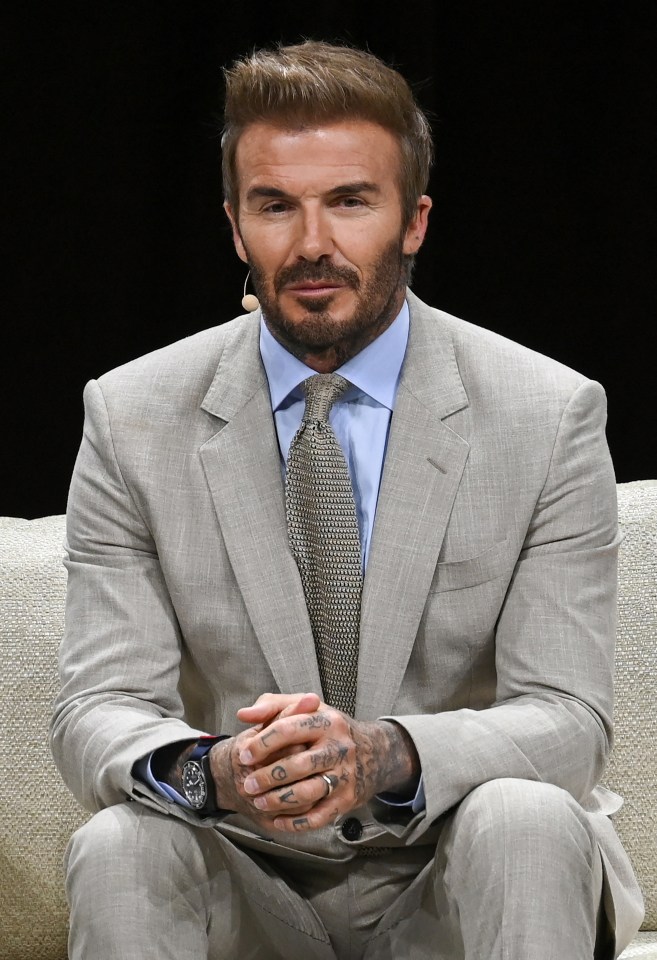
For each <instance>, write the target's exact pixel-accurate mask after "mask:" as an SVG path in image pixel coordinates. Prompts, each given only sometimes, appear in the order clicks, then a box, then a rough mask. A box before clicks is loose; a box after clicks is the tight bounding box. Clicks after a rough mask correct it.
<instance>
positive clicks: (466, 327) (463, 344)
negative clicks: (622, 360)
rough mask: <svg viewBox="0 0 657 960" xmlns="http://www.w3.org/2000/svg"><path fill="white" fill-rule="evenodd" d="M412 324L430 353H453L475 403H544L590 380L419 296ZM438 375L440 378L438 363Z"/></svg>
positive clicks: (564, 397) (563, 398)
mask: <svg viewBox="0 0 657 960" xmlns="http://www.w3.org/2000/svg"><path fill="white" fill-rule="evenodd" d="M409 302H410V303H411V317H412V322H413V321H415V322H416V324H417V327H418V330H417V332H418V334H419V336H420V337H421V338H422V339H423V340H424V341H425V342H426V343H427V345H428V349H429V351H430V352H431V350H432V348H433V346H434V345H435V353H436V355H437V356H439V357H444V356H445V355H446V354H449V355H451V356H452V357H453V360H454V362H455V363H456V366H457V369H458V375H459V377H460V379H461V381H462V383H463V386H464V388H465V392H466V394H467V395H468V399H469V401H470V402H471V403H473V402H476V401H477V400H480V401H481V402H483V403H491V402H495V403H501V402H504V401H506V402H510V403H513V402H514V401H516V402H522V403H525V404H527V403H529V404H530V405H532V404H534V403H540V402H542V401H545V400H547V399H548V398H551V399H553V400H556V401H557V402H559V400H561V401H567V400H568V399H569V398H570V397H571V396H572V395H573V394H574V393H575V392H576V391H577V390H578V389H579V388H580V387H581V386H582V385H583V384H586V383H592V382H593V381H590V380H589V379H588V378H587V377H586V376H584V375H583V374H581V373H579V372H578V371H576V370H573V369H572V368H571V367H568V366H566V365H565V364H563V363H560V362H559V361H558V360H554V359H553V358H551V357H547V356H545V355H544V354H541V353H538V352H537V351H535V350H531V349H529V348H528V347H525V346H523V345H522V344H520V343H517V342H515V341H513V340H510V339H508V338H507V337H504V336H501V335H500V334H498V333H495V332H493V331H492V330H488V329H486V328H485V327H481V326H477V325H476V324H473V323H469V322H468V321H466V320H461V319H459V318H458V317H454V316H452V315H451V314H449V313H446V312H445V311H443V310H438V309H435V308H433V307H428V306H427V305H426V304H424V303H422V302H421V301H419V300H418V299H417V298H416V297H413V298H412V300H409ZM435 375H436V376H440V370H439V365H437V367H436V370H435Z"/></svg>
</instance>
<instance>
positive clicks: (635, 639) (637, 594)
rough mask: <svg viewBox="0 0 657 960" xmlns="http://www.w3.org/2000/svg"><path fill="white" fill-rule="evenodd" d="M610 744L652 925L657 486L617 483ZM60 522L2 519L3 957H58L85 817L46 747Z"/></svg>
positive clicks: (656, 812)
mask: <svg viewBox="0 0 657 960" xmlns="http://www.w3.org/2000/svg"><path fill="white" fill-rule="evenodd" d="M618 496H619V517H620V521H621V524H622V527H623V530H624V533H625V539H624V541H623V544H622V546H621V554H620V567H619V608H618V609H619V630H618V648H617V656H616V745H615V750H614V754H613V757H612V761H611V763H610V766H609V769H608V771H607V775H606V777H605V784H606V785H607V786H609V787H610V788H611V789H613V790H615V791H616V792H618V793H620V794H622V795H623V796H624V797H625V805H624V807H623V809H622V810H621V812H620V813H619V814H618V816H617V818H616V826H617V829H618V832H619V833H620V835H621V838H622V840H623V843H624V844H625V848H626V849H627V851H628V853H629V855H630V858H631V860H632V863H633V864H634V867H635V870H636V872H637V877H638V879H639V883H640V884H641V887H642V890H643V893H644V896H645V899H646V920H645V923H644V929H646V930H655V929H657V826H656V825H657V583H656V577H657V481H654V482H650V481H644V482H637V483H629V484H621V485H619V488H618ZM63 542H64V518H63V517H44V518H42V519H39V520H32V521H29V520H19V519H14V518H0V624H1V630H2V643H1V644H0V650H1V651H2V654H1V655H2V664H1V666H0V695H1V697H2V703H3V712H2V720H3V723H2V727H1V728H0V902H1V903H2V905H3V908H2V910H0V956H2V958H3V960H64V958H65V957H66V915H67V913H66V904H65V899H64V891H63V883H62V870H61V861H62V856H63V853H64V849H65V847H66V844H67V842H68V838H69V837H70V835H71V833H72V832H73V831H74V830H75V829H76V828H77V827H78V826H79V825H80V824H81V823H82V822H83V821H84V819H85V818H86V817H87V816H88V814H87V813H85V811H83V810H82V809H81V808H80V807H79V806H78V804H77V803H76V802H75V800H74V799H73V798H72V797H71V795H70V794H69V792H68V790H67V789H66V787H65V786H64V785H63V783H62V782H61V780H60V778H59V774H58V773H57V771H56V769H55V766H54V764H53V762H52V759H51V757H50V754H49V752H48V746H47V729H48V722H49V719H50V711H51V704H52V699H53V697H54V695H55V691H56V687H57V670H56V662H57V648H58V645H59V641H60V637H61V633H62V626H63V619H64V591H65V585H66V574H65V570H64V567H63V565H62V557H63V554H64V550H63Z"/></svg>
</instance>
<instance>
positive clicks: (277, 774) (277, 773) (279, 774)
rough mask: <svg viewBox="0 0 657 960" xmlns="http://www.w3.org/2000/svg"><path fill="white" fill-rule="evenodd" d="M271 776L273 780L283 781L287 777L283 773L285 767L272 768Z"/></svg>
mask: <svg viewBox="0 0 657 960" xmlns="http://www.w3.org/2000/svg"><path fill="white" fill-rule="evenodd" d="M271 775H272V777H273V779H274V780H285V778H286V777H287V773H286V772H285V767H281V766H278V767H274V769H273V770H272V772H271Z"/></svg>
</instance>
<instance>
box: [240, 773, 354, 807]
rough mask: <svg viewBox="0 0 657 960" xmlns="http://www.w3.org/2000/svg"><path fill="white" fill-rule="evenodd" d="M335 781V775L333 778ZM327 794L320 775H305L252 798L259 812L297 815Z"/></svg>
mask: <svg viewBox="0 0 657 960" xmlns="http://www.w3.org/2000/svg"><path fill="white" fill-rule="evenodd" d="M335 780H336V783H337V777H336V778H335ZM326 795H327V783H326V781H325V780H324V779H323V778H322V777H321V776H313V777H307V778H306V779H305V780H299V781H298V782H297V783H292V784H289V785H286V786H284V787H280V788H278V789H277V790H270V791H269V792H268V793H263V794H261V795H260V796H258V797H255V798H254V799H253V800H252V803H253V805H254V806H255V807H256V808H257V809H258V810H260V811H261V812H265V811H266V812H268V813H270V814H271V815H273V816H274V815H279V814H281V813H288V812H289V813H290V814H294V815H297V814H299V813H305V812H306V811H308V810H310V809H311V808H312V807H314V806H315V805H316V804H318V803H319V802H320V801H321V800H324V799H325V797H326Z"/></svg>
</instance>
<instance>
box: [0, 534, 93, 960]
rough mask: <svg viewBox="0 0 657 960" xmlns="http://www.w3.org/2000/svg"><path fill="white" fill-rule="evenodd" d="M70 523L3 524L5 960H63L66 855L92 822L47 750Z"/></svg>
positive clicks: (0, 803) (0, 861) (1, 915)
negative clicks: (76, 835) (83, 826)
mask: <svg viewBox="0 0 657 960" xmlns="http://www.w3.org/2000/svg"><path fill="white" fill-rule="evenodd" d="M63 542H64V518H63V517H45V518H43V519H40V520H32V521H28V520H17V519H13V518H0V623H1V624H2V644H0V648H1V650H2V654H1V656H2V663H1V665H0V697H1V699H2V704H3V716H2V724H3V729H2V737H1V738H0V810H1V812H2V815H1V816H0V902H1V903H2V909H1V910H0V945H1V948H2V949H0V955H1V956H2V958H3V960H28V958H29V960H63V958H64V957H66V923H65V917H66V903H65V899H64V889H63V883H62V866H61V861H62V855H63V853H64V849H65V847H66V844H67V842H68V839H69V837H70V835H71V833H72V832H73V830H75V829H76V828H77V826H78V825H79V824H80V823H82V821H83V819H84V818H85V817H86V814H85V813H84V812H83V811H82V809H81V808H80V807H79V806H78V804H77V803H76V801H75V800H74V799H73V797H72V796H71V795H70V793H69V792H68V790H67V789H66V787H65V786H64V784H63V783H62V781H61V779H60V776H59V773H58V772H57V770H56V769H55V765H54V763H53V761H52V759H51V757H50V751H49V749H48V720H49V717H50V713H51V703H52V699H53V697H54V695H55V690H56V687H57V649H58V647H59V641H60V638H61V634H62V626H63V621H64V591H65V586H66V572H65V570H64V567H63V566H62V556H63V553H64V550H63Z"/></svg>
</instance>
